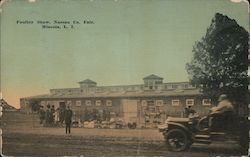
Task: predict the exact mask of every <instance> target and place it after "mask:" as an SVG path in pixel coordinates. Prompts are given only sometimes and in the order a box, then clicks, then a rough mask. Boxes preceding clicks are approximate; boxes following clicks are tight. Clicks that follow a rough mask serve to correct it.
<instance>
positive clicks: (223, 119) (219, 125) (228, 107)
mask: <svg viewBox="0 0 250 157" xmlns="http://www.w3.org/2000/svg"><path fill="white" fill-rule="evenodd" d="M218 101H219V103H218V105H217V106H216V107H212V108H211V113H210V117H211V119H210V124H209V125H210V127H211V128H213V129H215V130H218V131H219V130H221V129H222V130H228V129H230V123H231V120H232V117H233V113H234V107H233V105H232V103H231V102H230V101H229V100H228V97H227V95H225V94H222V95H220V97H219V99H218Z"/></svg>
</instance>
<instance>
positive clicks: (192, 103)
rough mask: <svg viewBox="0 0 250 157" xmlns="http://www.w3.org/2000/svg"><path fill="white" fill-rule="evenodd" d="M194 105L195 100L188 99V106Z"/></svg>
mask: <svg viewBox="0 0 250 157" xmlns="http://www.w3.org/2000/svg"><path fill="white" fill-rule="evenodd" d="M193 105H194V99H186V106H193Z"/></svg>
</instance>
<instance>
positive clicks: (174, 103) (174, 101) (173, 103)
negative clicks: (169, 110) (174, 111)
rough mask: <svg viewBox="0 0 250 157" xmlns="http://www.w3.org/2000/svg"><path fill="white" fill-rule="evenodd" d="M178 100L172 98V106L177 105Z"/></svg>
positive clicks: (178, 103)
mask: <svg viewBox="0 0 250 157" xmlns="http://www.w3.org/2000/svg"><path fill="white" fill-rule="evenodd" d="M179 105H180V100H172V106H179Z"/></svg>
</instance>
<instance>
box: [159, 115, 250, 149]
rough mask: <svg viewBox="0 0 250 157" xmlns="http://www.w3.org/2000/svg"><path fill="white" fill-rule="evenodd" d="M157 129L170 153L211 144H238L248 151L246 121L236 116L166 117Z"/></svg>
mask: <svg viewBox="0 0 250 157" xmlns="http://www.w3.org/2000/svg"><path fill="white" fill-rule="evenodd" d="M158 128H159V131H160V132H161V133H162V134H163V136H164V138H165V141H166V145H167V148H168V150H170V151H184V150H187V149H188V148H189V147H190V146H191V145H192V144H193V143H203V144H211V143H212V142H238V143H239V144H240V145H241V146H242V148H243V149H244V150H247V149H248V144H249V138H248V137H249V136H248V132H249V130H248V120H247V118H245V117H239V116H237V115H230V116H217V117H216V116H214V117H213V116H212V117H211V116H205V117H202V118H199V116H194V117H192V118H179V117H168V118H167V120H166V122H165V124H162V125H159V126H158Z"/></svg>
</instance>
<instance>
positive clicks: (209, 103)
mask: <svg viewBox="0 0 250 157" xmlns="http://www.w3.org/2000/svg"><path fill="white" fill-rule="evenodd" d="M202 105H203V106H210V105H211V99H203V100H202Z"/></svg>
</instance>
